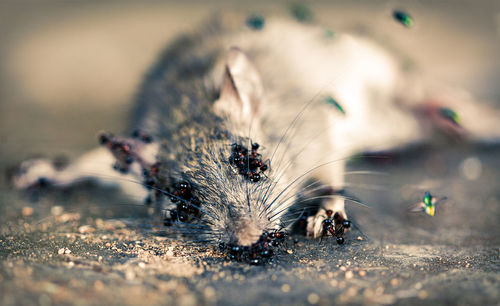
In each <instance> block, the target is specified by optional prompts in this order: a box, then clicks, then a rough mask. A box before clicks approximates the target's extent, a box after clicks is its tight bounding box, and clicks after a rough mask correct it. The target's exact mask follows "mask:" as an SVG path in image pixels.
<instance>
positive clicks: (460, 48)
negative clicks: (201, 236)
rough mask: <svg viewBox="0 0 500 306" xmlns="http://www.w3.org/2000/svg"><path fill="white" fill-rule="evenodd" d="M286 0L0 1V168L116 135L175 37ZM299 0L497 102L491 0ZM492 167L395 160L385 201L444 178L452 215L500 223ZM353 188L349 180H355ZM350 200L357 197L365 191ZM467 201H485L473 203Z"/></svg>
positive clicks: (460, 155) (436, 75) (454, 152)
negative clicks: (218, 17) (407, 20)
mask: <svg viewBox="0 0 500 306" xmlns="http://www.w3.org/2000/svg"><path fill="white" fill-rule="evenodd" d="M290 3H291V2H288V1H272V2H270V1H252V2H251V3H250V2H249V1H223V0H221V1H182V3H181V2H179V1H140V2H136V1H52V0H43V1H2V2H1V3H0V143H1V150H0V166H1V167H2V169H5V168H7V167H8V166H10V165H12V164H14V163H16V162H19V161H20V160H23V159H25V158H27V157H29V156H32V155H34V154H42V155H45V156H48V157H54V156H58V155H66V156H68V157H70V158H74V157H76V156H77V155H78V154H80V153H82V152H84V151H86V150H88V149H90V148H92V147H94V146H96V145H97V141H96V134H97V133H98V131H100V130H109V131H114V132H117V133H119V132H120V131H123V130H124V129H125V127H126V126H127V118H128V112H129V109H130V107H131V105H132V101H133V98H134V94H135V92H136V90H137V88H138V86H139V85H140V83H141V80H142V78H143V75H144V74H145V73H146V72H147V70H148V69H149V67H151V65H152V64H153V63H154V62H155V59H156V56H157V55H158V54H159V52H160V51H161V50H162V49H163V48H164V47H165V46H166V45H168V42H169V41H170V40H172V39H173V38H174V37H176V36H177V35H179V34H180V33H182V32H185V31H193V30H196V28H197V25H198V24H200V23H201V22H202V21H203V20H204V19H206V18H208V17H209V16H211V15H212V14H214V13H215V12H230V11H234V10H237V11H244V12H248V13H254V12H257V13H260V14H262V15H263V16H271V15H283V16H289V5H290ZM304 3H305V4H306V5H308V7H309V8H310V9H312V11H313V12H314V14H315V16H316V20H317V21H318V22H319V23H320V24H324V25H326V26H327V27H329V28H331V29H333V30H334V31H338V32H343V31H348V32H361V33H370V35H373V36H374V37H376V38H377V39H378V40H379V41H380V42H382V43H383V44H384V45H386V46H389V47H390V48H391V49H393V50H394V51H395V54H397V55H396V56H402V57H404V58H406V59H407V60H408V65H410V66H411V67H413V68H414V69H416V70H417V71H420V72H421V73H422V74H424V75H426V76H427V77H428V78H431V79H433V80H435V81H436V82H437V83H443V84H446V85H448V86H451V87H457V88H461V89H464V90H467V91H469V92H471V93H472V94H473V95H474V96H475V97H477V99H478V100H481V101H485V102H486V103H490V104H492V105H496V106H497V107H498V106H500V87H499V86H498V80H500V60H499V58H498V56H499V54H500V2H499V1H496V0H481V1H465V0H453V1H451V0H449V1H448V0H445V1H431V0H418V1H378V0H371V1H358V0H356V1H306V2H304ZM393 9H403V10H406V11H408V12H409V13H410V14H411V15H412V16H413V18H414V20H415V26H414V27H413V28H411V29H407V28H405V27H403V26H402V25H401V24H399V23H397V22H396V21H395V20H393V18H392V16H391V14H392V10H393ZM479 120H480V119H479ZM496 153H498V150H497V151H496ZM470 158H472V167H473V168H472V169H473V171H476V172H477V169H478V168H477V164H478V163H479V167H480V168H479V171H480V172H479V174H477V173H476V174H474V175H472V179H470V176H468V175H467V173H466V172H464V171H465V170H464V169H466V168H464V167H466V165H467V164H464V162H465V161H466V160H469V161H470ZM469 164H470V162H469ZM422 165H423V167H422ZM464 165H465V166H464ZM496 166H498V158H497V157H496V155H495V151H491V150H486V151H484V150H483V151H477V149H473V148H452V149H449V150H448V151H446V150H444V151H440V152H437V151H436V152H432V153H428V155H422V156H418V157H413V158H408V159H404V160H403V161H400V162H399V163H394V164H391V165H390V167H393V168H390V167H389V166H387V165H386V166H384V168H383V170H384V171H386V170H387V171H393V172H394V173H398V174H397V175H396V174H395V175H393V176H391V179H392V180H393V182H392V183H394V184H398V185H397V188H392V187H391V189H393V191H395V193H394V194H393V195H392V197H393V198H392V200H391V201H393V203H398V204H401V203H402V202H404V201H408V203H409V202H411V201H413V200H418V199H419V197H418V192H413V193H412V192H409V191H408V188H407V190H406V193H405V192H403V193H402V192H400V191H399V188H403V187H404V186H403V185H405V186H406V187H408V186H419V184H420V183H421V182H422V181H426V180H427V181H428V180H433V181H438V182H440V183H439V184H437V185H443V182H446V183H445V184H444V185H446V187H443V188H441V190H439V189H438V191H440V192H441V193H446V194H448V195H450V194H451V195H452V197H453V198H459V199H460V202H461V203H462V205H461V206H458V207H462V208H465V209H466V210H465V211H463V210H462V213H463V214H462V215H461V217H460V218H462V217H464V216H468V215H469V214H470V215H473V216H475V217H476V218H477V219H474V217H471V218H472V219H474V220H484V218H486V219H487V220H489V222H487V223H486V224H483V226H486V225H491V224H496V223H497V221H498V219H499V218H498V216H499V212H498V208H497V207H498V192H495V191H494V190H495V188H496V185H497V183H496V182H498V179H499V177H500V176H499V173H498V171H496V172H495V168H496ZM367 167H372V166H367V165H363V169H366V168H367ZM474 167H475V168H474ZM391 169H392V170H391ZM474 169H475V170H474ZM496 169H498V168H496ZM365 179H367V180H370V178H365ZM2 180H4V178H3V177H2ZM401 181H404V182H406V183H405V184H401ZM361 183H362V182H361V181H356V182H355V181H352V184H353V185H355V184H361ZM385 183H387V184H391V182H385ZM372 184H375V185H376V184H379V185H380V184H381V182H380V181H375V182H372ZM434 185H436V184H434ZM464 186H468V187H467V188H469V189H464ZM474 186H476V187H477V188H479V189H477V190H475V189H474V188H475V187H474ZM412 188H413V187H412ZM422 188H423V187H422ZM485 188H486V189H485ZM488 188H489V189H488ZM414 189H415V190H417V189H418V188H414ZM474 190H475V191H474ZM359 194H361V195H363V191H359ZM402 194H403V196H402ZM414 194H417V196H414ZM404 195H406V196H404ZM387 197H389V193H387V195H386V194H385V193H382V194H381V195H380V196H379V197H374V196H373V194H367V195H366V198H369V199H373V202H375V203H374V204H375V205H376V204H377V202H378V203H379V204H380V205H379V206H377V207H378V208H377V209H378V211H381V212H382V211H384V210H386V211H391V210H394V207H392V206H384V203H386V202H387V201H389V199H388V198H387ZM471 202H474V203H476V204H474V205H479V204H477V203H478V202H479V203H483V204H484V205H486V206H480V208H478V206H474V205H471V204H470V203H471ZM404 205H405V204H404V203H403V206H404ZM384 207H385V208H384ZM472 207H473V208H472ZM468 208H470V209H471V211H469V210H467V209H468ZM400 210H401V211H404V210H403V209H400ZM478 212H480V214H478ZM491 212H494V213H493V214H491ZM362 215H363V216H365V215H366V214H362ZM363 216H361V217H360V218H361V219H363ZM460 218H451V219H450V220H451V221H450V222H452V223H453V224H455V225H459V224H460V222H461V221H460ZM370 220H377V218H373V217H371V218H370ZM441 221H442V220H440V221H432V222H441ZM363 222H364V223H365V224H370V223H369V222H371V221H369V220H364V221H363ZM418 222H420V221H417V223H418ZM425 222H430V221H425ZM471 222H472V221H471ZM478 222H479V221H478ZM472 223H474V222H472ZM374 226H378V227H380V226H379V225H374ZM398 226H400V223H397V222H396V223H394V227H398ZM450 234H451V233H450ZM464 235H465V236H464V237H467V234H464ZM405 237H407V236H405ZM490 238H491V237H490ZM488 239H489V238H488Z"/></svg>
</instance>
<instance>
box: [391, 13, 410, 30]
mask: <svg viewBox="0 0 500 306" xmlns="http://www.w3.org/2000/svg"><path fill="white" fill-rule="evenodd" d="M392 17H394V19H396V20H397V21H398V22H399V23H401V24H402V25H404V26H405V27H407V28H411V27H412V26H413V24H414V23H415V22H414V21H413V18H412V17H411V16H410V15H409V14H408V13H406V12H403V11H399V10H394V11H393V12H392Z"/></svg>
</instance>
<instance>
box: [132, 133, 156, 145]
mask: <svg viewBox="0 0 500 306" xmlns="http://www.w3.org/2000/svg"><path fill="white" fill-rule="evenodd" d="M132 137H133V138H135V139H139V140H141V141H142V142H144V143H151V142H153V137H152V136H151V135H149V134H147V133H145V132H143V131H141V130H135V131H133V132H132Z"/></svg>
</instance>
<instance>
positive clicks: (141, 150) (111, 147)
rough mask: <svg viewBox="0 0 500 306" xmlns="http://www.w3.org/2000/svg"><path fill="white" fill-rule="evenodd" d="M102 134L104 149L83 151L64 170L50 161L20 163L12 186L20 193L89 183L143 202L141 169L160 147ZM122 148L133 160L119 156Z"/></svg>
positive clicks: (152, 160) (155, 144) (146, 193)
mask: <svg viewBox="0 0 500 306" xmlns="http://www.w3.org/2000/svg"><path fill="white" fill-rule="evenodd" d="M103 135H106V136H105V138H106V139H105V141H104V140H103V137H101V141H102V142H103V145H104V147H99V148H96V149H93V150H91V151H88V152H86V153H85V154H83V155H81V156H80V157H79V158H77V159H76V160H75V161H74V162H72V163H70V164H68V165H67V166H65V167H57V166H56V165H55V164H54V163H53V161H52V160H50V159H29V160H26V161H24V162H22V163H21V164H20V165H19V166H18V167H17V169H16V170H15V171H14V173H13V175H12V183H13V185H14V187H15V188H17V189H20V190H24V189H30V188H39V187H43V186H51V187H53V188H61V189H64V188H69V187H72V186H75V185H77V184H79V183H82V182H86V181H92V182H94V183H96V184H98V185H100V186H103V187H115V188H120V189H121V190H122V191H123V192H124V193H125V194H127V195H129V196H130V197H131V198H132V199H136V200H137V201H142V200H141V199H144V198H146V197H147V195H148V191H147V190H146V189H145V188H144V187H143V185H142V181H143V177H142V173H143V169H144V167H148V166H149V165H152V164H153V163H154V160H155V158H156V153H157V152H158V147H159V145H158V144H157V143H154V142H148V143H142V142H140V141H137V140H135V139H120V140H117V138H115V137H113V136H111V135H109V134H103ZM118 143H120V144H124V145H118ZM124 146H125V148H126V149H127V150H130V153H131V154H130V155H131V156H133V157H130V158H128V157H127V156H126V155H123V154H122V153H124V151H123V147H124ZM132 159H133V160H132ZM125 166H126V167H125Z"/></svg>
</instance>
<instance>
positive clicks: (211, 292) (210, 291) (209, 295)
mask: <svg viewBox="0 0 500 306" xmlns="http://www.w3.org/2000/svg"><path fill="white" fill-rule="evenodd" d="M203 296H204V297H205V299H207V300H215V289H214V288H213V287H210V286H208V287H206V288H205V290H203Z"/></svg>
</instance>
